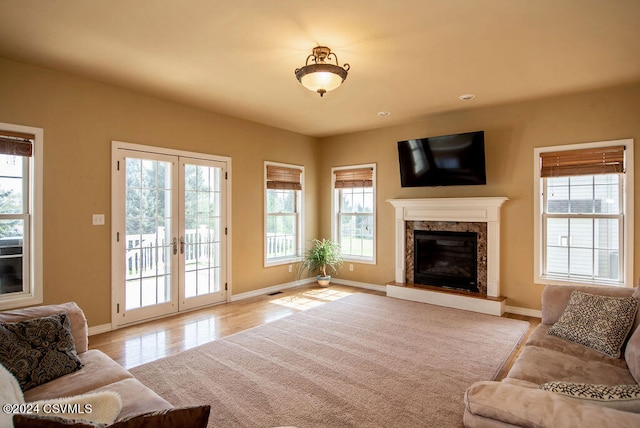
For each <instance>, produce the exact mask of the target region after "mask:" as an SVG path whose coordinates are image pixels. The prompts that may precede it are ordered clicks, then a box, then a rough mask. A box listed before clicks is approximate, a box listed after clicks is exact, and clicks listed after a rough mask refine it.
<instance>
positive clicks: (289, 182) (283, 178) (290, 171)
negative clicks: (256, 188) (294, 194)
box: [267, 165, 302, 190]
mask: <svg viewBox="0 0 640 428" xmlns="http://www.w3.org/2000/svg"><path fill="white" fill-rule="evenodd" d="M301 175H302V170H301V169H297V168H289V167H285V166H277V165H267V189H279V190H302V182H301V178H300V177H301Z"/></svg>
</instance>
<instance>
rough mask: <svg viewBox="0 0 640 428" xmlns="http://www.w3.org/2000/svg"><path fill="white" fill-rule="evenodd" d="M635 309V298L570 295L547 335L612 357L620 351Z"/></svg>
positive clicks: (618, 356) (576, 292)
mask: <svg viewBox="0 0 640 428" xmlns="http://www.w3.org/2000/svg"><path fill="white" fill-rule="evenodd" d="M637 310H638V299H636V298H634V297H610V296H601V295H597V294H589V293H582V292H580V291H573V292H571V297H570V299H569V303H568V304H567V307H566V308H565V310H564V312H563V313H562V315H561V316H560V319H559V320H558V322H556V323H555V324H553V325H552V326H551V328H550V329H549V330H548V333H549V334H552V335H554V336H558V337H562V338H563V339H567V340H570V341H572V342H576V343H579V344H581V345H585V346H588V347H589V348H592V349H595V350H596V351H599V352H602V353H603V354H606V355H608V356H610V357H612V358H620V350H621V348H622V345H623V344H624V341H625V339H626V338H627V335H628V334H629V330H630V329H631V326H632V325H633V321H634V319H635V316H636V311H637Z"/></svg>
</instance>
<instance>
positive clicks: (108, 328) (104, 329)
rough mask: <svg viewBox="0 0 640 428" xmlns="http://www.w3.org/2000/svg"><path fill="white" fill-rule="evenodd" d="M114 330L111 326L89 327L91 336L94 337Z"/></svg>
mask: <svg viewBox="0 0 640 428" xmlns="http://www.w3.org/2000/svg"><path fill="white" fill-rule="evenodd" d="M112 330H113V327H112V326H111V324H101V325H94V326H93V327H89V336H93V335H95V334H100V333H106V332H108V331H112Z"/></svg>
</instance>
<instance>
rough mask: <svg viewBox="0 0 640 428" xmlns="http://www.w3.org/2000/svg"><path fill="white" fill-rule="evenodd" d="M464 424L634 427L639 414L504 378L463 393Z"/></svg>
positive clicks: (546, 426)
mask: <svg viewBox="0 0 640 428" xmlns="http://www.w3.org/2000/svg"><path fill="white" fill-rule="evenodd" d="M464 403H465V414H464V422H465V426H466V427H489V426H490V427H507V426H512V425H515V426H520V427H537V428H557V427H580V428H602V427H616V428H623V427H628V428H632V427H638V426H640V415H639V414H636V413H631V412H623V411H620V410H616V409H612V408H608V407H604V406H596V405H594V404H591V403H588V402H586V401H583V400H576V399H573V398H568V397H565V396H564V395H561V394H554V393H551V392H548V391H542V390H540V389H538V388H522V387H520V386H518V385H510V384H505V383H504V382H487V381H483V382H476V383H474V384H473V385H472V386H470V387H469V388H468V389H467V391H466V393H465V396H464Z"/></svg>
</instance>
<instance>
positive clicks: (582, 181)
mask: <svg viewBox="0 0 640 428" xmlns="http://www.w3.org/2000/svg"><path fill="white" fill-rule="evenodd" d="M632 150H633V142H632V140H618V141H611V142H602V143H587V144H576V145H571V146H562V147H546V148H540V149H536V161H537V171H536V173H537V174H536V175H537V179H536V184H537V185H538V186H539V191H538V192H537V194H538V195H539V198H538V200H539V204H537V205H538V206H539V208H538V210H539V212H540V216H539V217H537V218H536V230H537V232H536V236H538V237H539V238H537V239H539V241H538V243H539V245H538V247H539V248H538V249H537V250H536V256H539V258H538V260H537V261H536V268H537V269H536V270H537V274H536V277H537V281H538V282H546V283H549V281H554V280H556V281H566V282H570V283H575V282H578V283H594V284H609V285H622V284H626V283H627V282H628V281H630V280H631V278H630V276H631V275H632V274H630V271H629V269H630V266H629V265H630V264H632V262H631V260H632V258H629V257H630V253H631V252H632V251H633V250H632V246H629V245H626V244H627V240H628V239H627V237H628V236H631V235H630V233H631V231H632V227H633V226H632V222H631V223H630V218H632V212H633V211H632V209H633V207H632V206H633V201H632V198H633V192H632V191H631V190H630V189H631V188H632V186H633V183H632V179H629V177H627V176H628V175H631V176H632V174H633V170H632V165H633V159H632V156H633V153H632ZM630 204H631V205H630Z"/></svg>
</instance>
